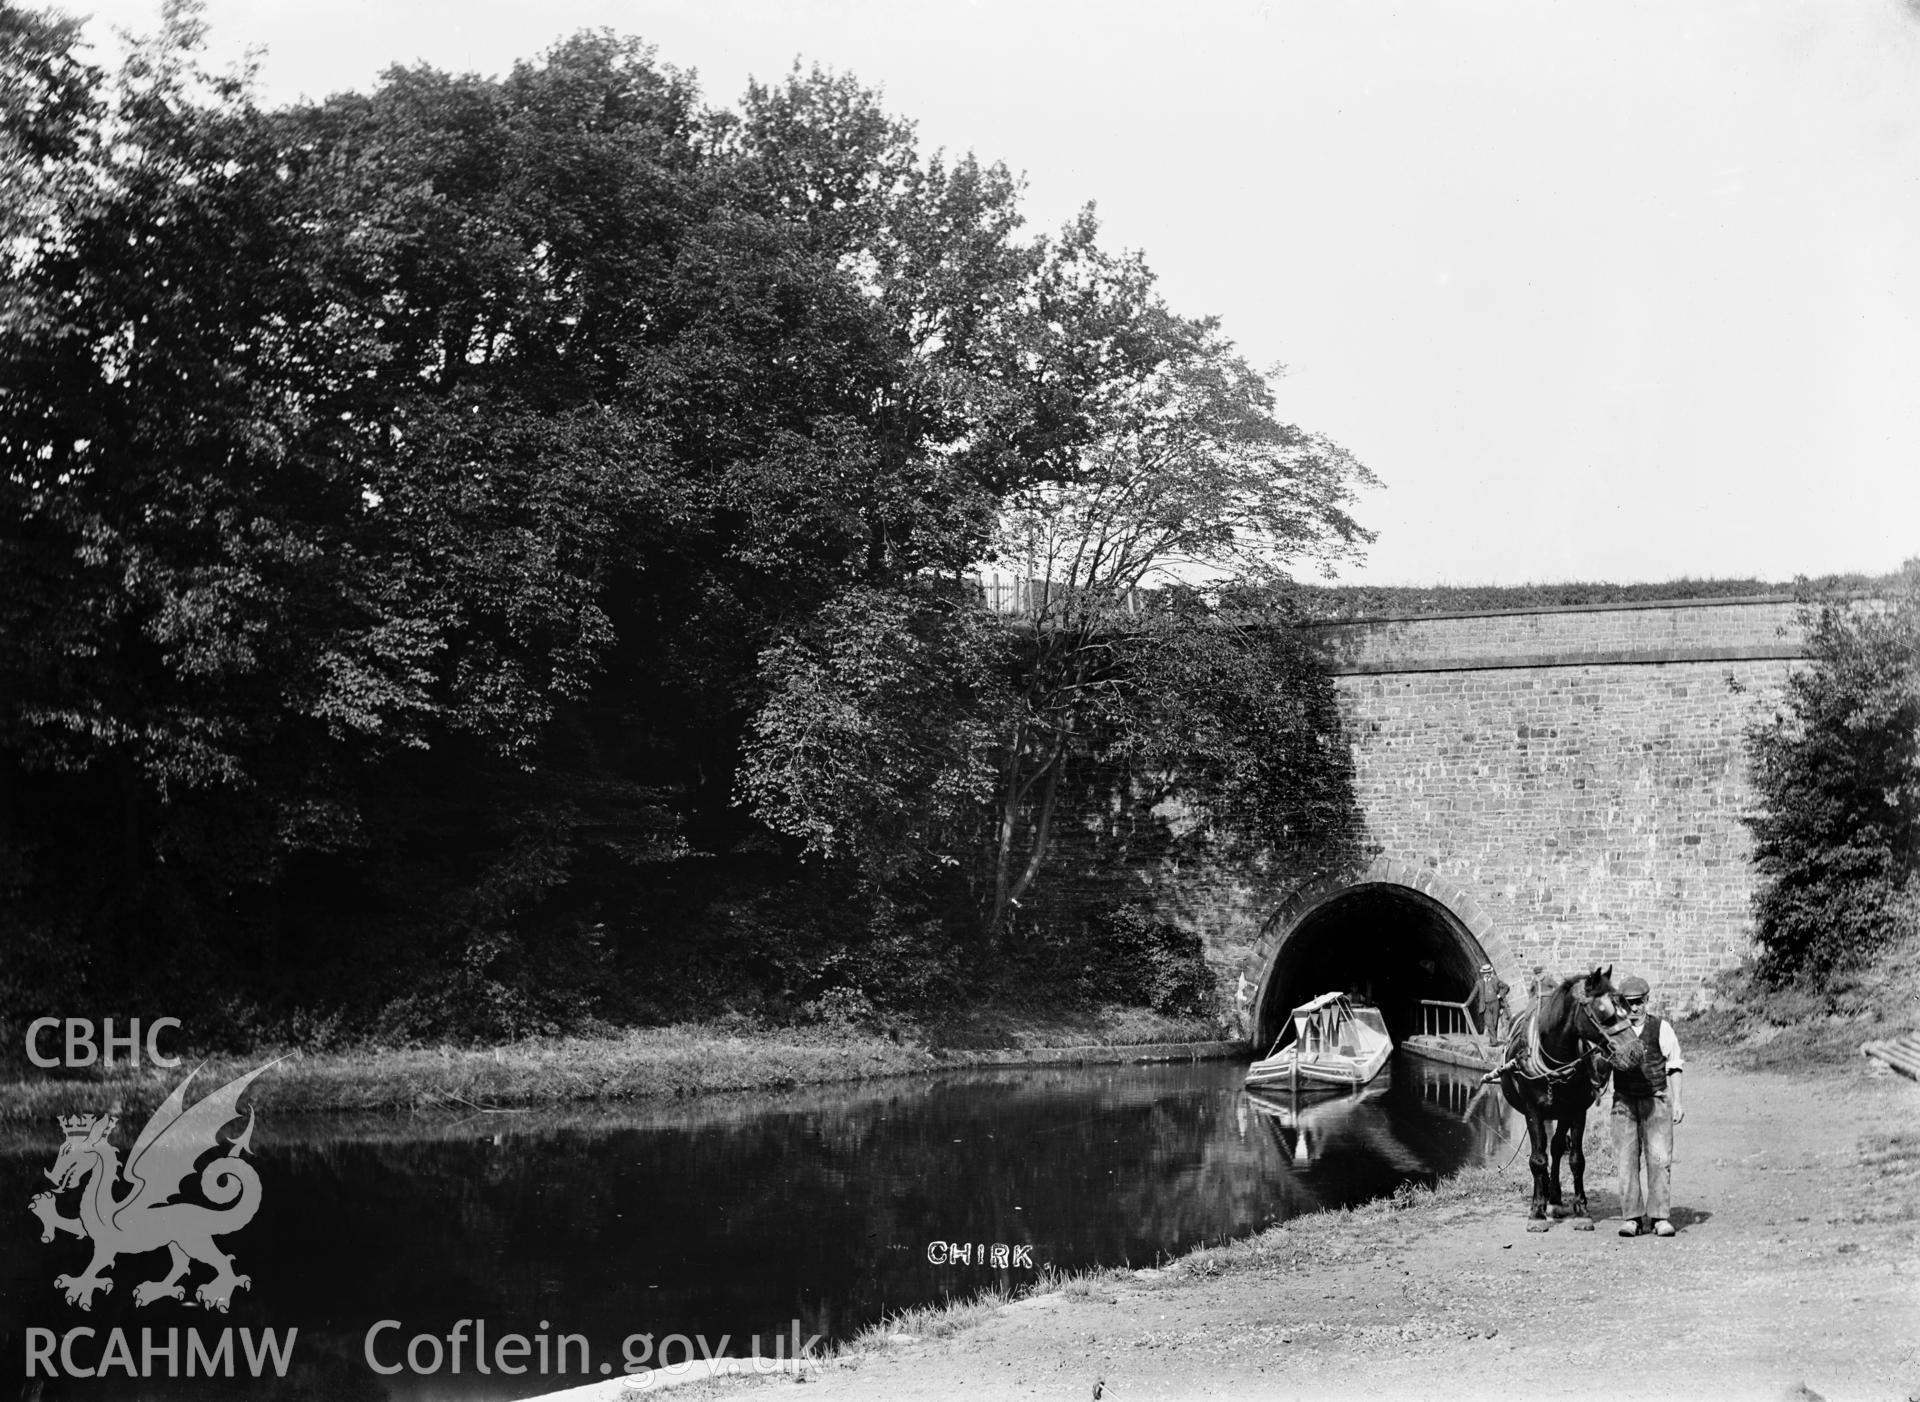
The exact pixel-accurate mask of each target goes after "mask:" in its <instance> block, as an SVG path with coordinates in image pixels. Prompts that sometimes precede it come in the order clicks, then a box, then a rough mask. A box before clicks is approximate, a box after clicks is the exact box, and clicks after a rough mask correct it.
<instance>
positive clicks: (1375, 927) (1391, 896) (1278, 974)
mask: <svg viewBox="0 0 1920 1402" xmlns="http://www.w3.org/2000/svg"><path fill="white" fill-rule="evenodd" d="M1486 958H1487V955H1486V953H1485V951H1483V950H1482V949H1481V947H1480V944H1479V942H1478V941H1477V940H1476V939H1474V937H1473V935H1472V934H1470V933H1469V932H1468V930H1467V928H1466V926H1465V925H1464V924H1462V923H1461V922H1460V920H1459V919H1458V918H1457V917H1456V916H1455V915H1454V914H1453V912H1451V911H1450V910H1448V909H1447V908H1446V907H1445V906H1444V905H1442V904H1441V903H1440V902H1438V901H1436V900H1434V899H1433V898H1432V897H1431V896H1428V895H1425V894H1423V893H1422V892H1419V891H1416V890H1414V889H1412V888H1411V887H1408V886H1400V885H1395V884H1393V883H1390V882H1368V883H1364V884H1362V885H1358V886H1350V887H1347V888H1345V889H1344V890H1342V891H1340V892H1338V893H1337V894H1335V895H1333V896H1331V897H1329V898H1328V899H1326V900H1324V901H1322V902H1320V903H1319V904H1318V905H1316V906H1314V907H1313V908H1312V909H1311V910H1309V911H1307V912H1306V913H1305V914H1304V915H1302V916H1301V917H1300V918H1299V919H1298V921H1297V922H1296V923H1295V925H1294V927H1293V929H1292V930H1291V931H1290V932H1289V933H1287V934H1285V935H1284V936H1283V938H1282V939H1281V942H1280V945H1279V948H1278V949H1276V950H1275V951H1274V955H1273V962H1272V966H1271V967H1270V968H1269V970H1268V972H1267V976H1266V983H1265V987H1264V988H1263V989H1262V991H1261V996H1260V1000H1259V1009H1260V1012H1259V1019H1260V1025H1259V1026H1258V1028H1256V1029H1255V1038H1254V1045H1255V1047H1256V1048H1257V1049H1258V1051H1259V1052H1260V1053H1261V1054H1264V1053H1265V1051H1266V1049H1267V1048H1268V1047H1271V1046H1272V1045H1273V1043H1274V1040H1275V1039H1276V1038H1277V1037H1278V1036H1279V1035H1280V1032H1281V1030H1282V1029H1283V1028H1284V1027H1285V1026H1286V1023H1287V1013H1288V1012H1289V1010H1291V1009H1292V1008H1294V1007H1296V1006H1298V1005H1299V1004H1301V1003H1304V1002H1306V1001H1307V1000H1308V999H1309V998H1313V997H1316V996H1318V995H1319V994H1322V993H1328V992H1332V991H1334V990H1336V989H1337V990H1339V991H1341V992H1345V993H1352V994H1357V995H1359V996H1360V997H1362V998H1364V999H1366V1000H1367V1001H1368V1002H1371V1003H1373V1004H1374V1005H1375V1006H1376V1007H1378V1008H1379V1009H1380V1011H1381V1013H1382V1014H1383V1015H1384V1016H1385V1018H1386V1022H1387V1031H1388V1032H1389V1033H1391V1034H1392V1036H1393V1040H1394V1041H1395V1043H1399V1042H1403V1041H1405V1040H1406V1039H1407V1038H1408V1037H1410V1036H1413V1035H1414V1034H1416V1033H1418V1032H1419V1031H1420V1028H1421V1012H1420V1000H1421V999H1422V998H1439V999H1450V1000H1455V1001H1460V1002H1467V1001H1470V1000H1471V997H1472V993H1473V986H1474V982H1475V980H1476V979H1477V978H1478V977H1479V970H1480V965H1481V963H1482V962H1483V961H1485V960H1486Z"/></svg>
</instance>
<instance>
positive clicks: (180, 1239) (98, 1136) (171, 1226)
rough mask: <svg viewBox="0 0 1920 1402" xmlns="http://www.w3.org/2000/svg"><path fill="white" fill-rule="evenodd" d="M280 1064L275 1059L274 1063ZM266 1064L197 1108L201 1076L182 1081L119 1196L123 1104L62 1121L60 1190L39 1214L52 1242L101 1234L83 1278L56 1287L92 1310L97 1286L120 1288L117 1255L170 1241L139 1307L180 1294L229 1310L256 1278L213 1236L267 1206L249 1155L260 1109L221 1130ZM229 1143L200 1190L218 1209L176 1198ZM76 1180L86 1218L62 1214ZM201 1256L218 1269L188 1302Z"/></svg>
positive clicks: (42, 1202)
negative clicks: (189, 1280) (64, 1235)
mask: <svg viewBox="0 0 1920 1402" xmlns="http://www.w3.org/2000/svg"><path fill="white" fill-rule="evenodd" d="M273 1064H274V1063H272V1062H268V1063H267V1066H271V1065H273ZM267 1066H261V1067H258V1068H256V1069H255V1070H252V1071H249V1072H248V1073H247V1074H246V1075H244V1076H241V1077H240V1078H239V1079H237V1080H234V1081H229V1082H228V1083H227V1084H226V1085H224V1086H222V1087H220V1089H219V1090H216V1091H214V1092H213V1093H212V1094H211V1095H207V1096H203V1097H202V1098H201V1099H200V1100H199V1101H198V1102H196V1103H195V1104H194V1106H193V1108H192V1109H186V1108H185V1105H186V1094H187V1087H188V1086H189V1085H191V1084H192V1083H193V1077H194V1076H195V1075H198V1074H199V1073H198V1072H197V1071H196V1072H193V1073H190V1074H189V1075H188V1076H187V1079H186V1080H184V1081H182V1082H181V1083H180V1084H179V1085H178V1086H176V1087H174V1091H173V1094H172V1095H169V1096H168V1097H167V1098H166V1101H165V1102H164V1103H163V1104H162V1105H161V1106H160V1108H159V1109H157V1110H155V1111H154V1112H153V1117H152V1118H151V1119H149V1120H148V1121H147V1125H146V1128H145V1129H143V1130H141V1131H140V1137H139V1138H138V1139H136V1140H134V1141H133V1149H132V1151H131V1152H130V1153H128V1155H127V1166H126V1170H125V1177H126V1181H127V1183H128V1184H129V1185H130V1186H129V1188H128V1190H127V1191H126V1192H125V1193H123V1194H121V1195H119V1196H116V1195H115V1193H116V1189H117V1188H118V1187H119V1184H120V1179H121V1176H122V1175H121V1168H120V1152H119V1150H117V1149H116V1148H114V1146H113V1131H114V1127H115V1126H116V1125H118V1124H119V1123H120V1115H119V1111H118V1109H117V1108H116V1109H114V1110H110V1111H108V1112H107V1113H106V1114H105V1115H62V1116H61V1117H60V1128H61V1130H62V1131H63V1132H64V1133H65V1135H66V1139H65V1142H63V1143H62V1144H61V1145H60V1152H59V1153H58V1155H56V1156H55V1158H54V1160H53V1167H52V1168H50V1169H48V1170H47V1171H46V1172H47V1177H48V1179H50V1180H51V1181H52V1183H53V1191H52V1192H44V1193H37V1194H35V1195H34V1198H33V1201H32V1202H31V1203H29V1204H28V1207H29V1210H31V1211H32V1213H33V1215H34V1216H36V1217H38V1218H39V1219H40V1222H41V1232H40V1240H42V1241H52V1240H53V1238H54V1235H55V1233H58V1232H68V1233H71V1234H72V1235H74V1236H84V1237H91V1238H92V1239H93V1260H92V1262H91V1263H90V1264H89V1265H88V1266H87V1269H86V1271H85V1272H84V1273H83V1274H81V1275H61V1276H56V1277H54V1282H53V1285H54V1289H56V1290H62V1291H65V1292H66V1297H67V1303H68V1304H70V1305H78V1306H80V1308H81V1309H92V1308H93V1295H94V1292H95V1291H96V1290H97V1291H101V1292H104V1293H111V1292H112V1290H113V1282H112V1281H111V1280H109V1279H107V1277H106V1274H105V1273H106V1271H107V1270H109V1269H110V1268H111V1267H112V1266H113V1263H114V1261H115V1259H116V1258H117V1257H119V1256H121V1255H123V1254H124V1255H129V1256H137V1255H140V1254H142V1253H144V1252H148V1251H158V1250H159V1249H160V1248H161V1247H163V1246H164V1247H166V1248H167V1251H168V1253H169V1254H170V1256H171V1257H172V1262H171V1267H170V1269H169V1270H168V1271H167V1274H166V1275H165V1276H164V1277H163V1278H161V1279H159V1280H149V1281H145V1282H143V1283H141V1284H139V1285H136V1286H134V1288H133V1302H134V1303H135V1304H136V1305H150V1304H152V1303H153V1302H154V1301H155V1300H161V1299H171V1300H180V1301H183V1302H184V1303H187V1304H193V1303H196V1302H197V1303H199V1304H202V1305H205V1306H206V1307H207V1308H209V1309H216V1310H219V1311H220V1312H221V1313H223V1314H224V1313H225V1312H226V1309H227V1305H228V1303H229V1302H230V1301H231V1300H232V1298H233V1292H234V1291H235V1290H236V1289H238V1288H239V1287H240V1286H243V1285H245V1286H251V1285H252V1284H253V1282H252V1280H251V1279H250V1278H248V1277H247V1276H244V1275H235V1274H234V1272H233V1257H231V1256H229V1255H228V1254H227V1253H226V1252H224V1251H222V1250H221V1249H220V1248H219V1247H218V1246H216V1245H214V1242H213V1239H214V1238H215V1237H217V1236H226V1235H228V1234H229V1233H232V1232H237V1231H239V1230H240V1228H242V1227H244V1226H246V1225H247V1223H249V1222H251V1221H252V1220H253V1214H254V1213H256V1212H258V1211H259V1210H260V1175H259V1174H257V1173H255V1172H254V1170H253V1165H252V1164H250V1163H248V1162H247V1161H246V1160H245V1159H243V1158H241V1157H240V1155H242V1154H244V1153H246V1152H247V1151H248V1149H249V1147H250V1146H251V1144H252V1140H253V1111H252V1110H251V1109H249V1110H248V1111H247V1124H246V1128H245V1129H243V1130H241V1132H240V1133H239V1134H237V1135H234V1136H233V1137H232V1138H231V1139H230V1140H229V1141H227V1142H226V1143H225V1144H224V1146H223V1144H222V1141H221V1139H220V1137H219V1136H220V1131H221V1130H222V1129H223V1128H225V1127H226V1126H227V1125H228V1124H229V1123H231V1122H232V1121H234V1120H236V1119H238V1118H239V1117H240V1111H239V1100H240V1096H241V1094H242V1093H243V1092H244V1091H245V1090H246V1088H247V1087H248V1086H249V1085H251V1084H252V1083H253V1078H254V1077H255V1076H258V1075H259V1074H260V1073H261V1072H262V1071H265V1070H266V1069H267ZM222 1147H225V1149H226V1153H224V1154H222V1155H220V1156H219V1157H218V1158H215V1159H213V1160H212V1161H211V1162H210V1163H208V1164H207V1165H206V1167H205V1168H203V1169H201V1171H200V1192H201V1194H202V1195H203V1196H204V1197H205V1198H206V1199H207V1201H208V1202H210V1203H212V1204H213V1205H212V1206H211V1207H208V1206H204V1205H202V1204H200V1203H197V1202H175V1201H172V1199H173V1198H174V1197H175V1196H176V1195H178V1194H179V1193H180V1192H181V1191H182V1190H183V1188H184V1187H185V1185H186V1180H187V1178H188V1177H189V1175H191V1174H192V1173H193V1171H194V1168H195V1167H196V1166H197V1165H198V1164H199V1162H200V1160H201V1159H203V1158H205V1157H206V1156H207V1155H208V1154H209V1153H210V1152H213V1151H215V1150H218V1149H220V1148H222ZM76 1185H77V1186H78V1187H79V1189H80V1215H79V1216H78V1217H62V1216H61V1215H60V1210H59V1206H58V1196H59V1194H61V1193H64V1192H66V1191H67V1190H68V1189H69V1188H72V1187H75V1186H76ZM195 1261H199V1262H202V1263H204V1264H206V1265H209V1266H211V1267H213V1272H214V1275H213V1279H212V1280H209V1281H205V1282H203V1283H202V1284H201V1285H200V1286H199V1288H198V1289H196V1290H195V1291H194V1299H193V1300H191V1301H189V1300H187V1299H186V1293H187V1292H186V1287H185V1286H184V1285H182V1284H180V1278H181V1277H182V1276H184V1275H186V1274H187V1272H188V1271H190V1270H192V1269H193V1263H194V1262H195Z"/></svg>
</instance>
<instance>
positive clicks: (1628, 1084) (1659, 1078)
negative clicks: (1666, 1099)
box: [1613, 1013, 1667, 1097]
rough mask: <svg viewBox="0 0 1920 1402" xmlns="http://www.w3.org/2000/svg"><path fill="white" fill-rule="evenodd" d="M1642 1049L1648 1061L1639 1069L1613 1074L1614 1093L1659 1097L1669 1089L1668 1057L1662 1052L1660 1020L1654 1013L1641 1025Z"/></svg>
mask: <svg viewBox="0 0 1920 1402" xmlns="http://www.w3.org/2000/svg"><path fill="white" fill-rule="evenodd" d="M1640 1047H1641V1050H1643V1051H1644V1052H1645V1053H1646V1057H1647V1059H1646V1060H1645V1061H1644V1062H1642V1063H1641V1064H1640V1066H1639V1067H1638V1068H1637V1069H1630V1070H1626V1071H1615V1072H1614V1073H1613V1093H1614V1094H1615V1095H1626V1096H1642V1097H1644V1096H1649V1095H1659V1094H1661V1093H1662V1092H1664V1091H1665V1090H1666V1088H1667V1057H1666V1053H1665V1052H1663V1051H1661V1050H1660V1019H1659V1018H1657V1017H1655V1016H1654V1015H1653V1014H1652V1013H1648V1014H1647V1020H1646V1021H1645V1022H1644V1023H1642V1024H1641V1025H1640Z"/></svg>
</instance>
